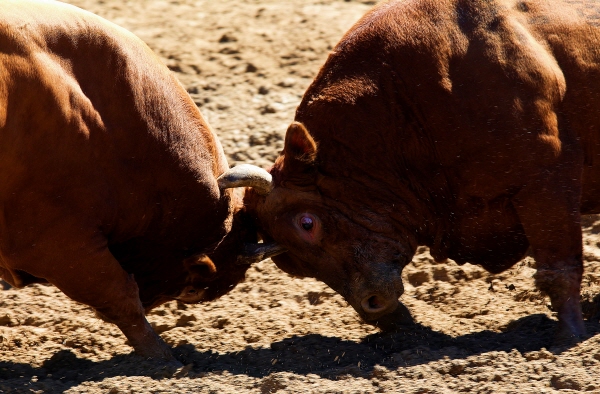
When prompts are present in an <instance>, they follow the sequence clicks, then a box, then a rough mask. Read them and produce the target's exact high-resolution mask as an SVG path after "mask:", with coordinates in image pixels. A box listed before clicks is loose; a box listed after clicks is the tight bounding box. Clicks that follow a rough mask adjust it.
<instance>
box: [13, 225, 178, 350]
mask: <svg viewBox="0 0 600 394" xmlns="http://www.w3.org/2000/svg"><path fill="white" fill-rule="evenodd" d="M76 229H77V230H78V231H79V234H78V232H77V231H69V229H65V228H53V229H52V230H51V231H48V232H46V233H45V234H44V235H45V236H41V237H40V238H38V239H37V242H36V244H35V247H30V248H26V249H22V250H21V251H20V252H17V253H13V255H12V264H13V265H18V268H19V269H22V270H23V271H26V272H28V273H30V274H32V275H35V276H37V277H41V278H45V279H47V280H48V282H50V283H52V284H53V285H55V286H56V287H58V288H59V289H60V290H61V291H62V292H64V293H65V294H66V295H67V296H69V297H70V298H72V299H73V300H75V301H78V302H81V303H83V304H86V305H89V306H91V307H93V308H94V309H95V310H96V311H98V312H99V313H100V314H101V315H103V316H105V317H106V318H108V320H110V321H111V322H113V323H115V324H116V325H117V326H118V327H119V328H120V329H121V331H122V332H123V334H125V336H126V337H127V339H128V340H129V342H130V344H131V346H133V348H134V349H135V352H136V353H137V354H139V355H141V356H144V357H151V358H154V359H162V360H172V359H173V356H172V355H171V351H170V348H169V347H168V346H167V344H165V343H164V342H163V340H162V339H161V338H160V337H159V336H158V335H157V334H156V333H155V332H154V331H153V330H152V327H151V326H150V324H149V323H148V321H147V320H146V317H145V313H144V308H143V307H142V303H141V301H140V299H139V294H138V286H137V284H136V282H135V280H134V278H133V277H132V276H131V275H129V274H128V273H127V272H125V271H124V270H123V269H122V268H121V266H120V265H119V263H118V261H117V260H116V259H115V258H114V257H113V256H112V254H111V253H110V252H109V250H108V247H107V246H106V241H105V240H104V238H103V236H101V235H100V234H94V235H91V236H89V237H85V236H83V234H81V227H79V226H78V227H76ZM71 230H73V228H71Z"/></svg>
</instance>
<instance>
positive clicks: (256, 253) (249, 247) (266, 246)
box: [237, 242, 287, 265]
mask: <svg viewBox="0 0 600 394" xmlns="http://www.w3.org/2000/svg"><path fill="white" fill-rule="evenodd" d="M285 252H287V249H286V248H284V247H283V246H281V245H279V244H277V243H276V242H268V243H262V244H258V243H256V244H251V243H247V244H244V252H243V253H242V254H241V255H239V256H238V258H237V264H239V265H251V264H254V263H258V262H259V261H263V260H266V259H268V258H271V257H273V256H277V255H278V254H281V253H285Z"/></svg>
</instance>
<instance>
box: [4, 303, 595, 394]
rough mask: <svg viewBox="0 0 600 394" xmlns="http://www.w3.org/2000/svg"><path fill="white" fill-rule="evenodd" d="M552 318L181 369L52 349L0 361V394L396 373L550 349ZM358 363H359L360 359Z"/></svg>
mask: <svg viewBox="0 0 600 394" xmlns="http://www.w3.org/2000/svg"><path fill="white" fill-rule="evenodd" d="M586 326H587V330H588V336H589V337H592V336H595V335H598V334H599V333H600V324H598V323H590V322H588V323H586ZM555 328H556V321H554V320H551V319H549V318H548V317H546V316H545V315H542V314H539V315H530V316H526V317H523V318H521V319H519V320H516V321H515V322H513V323H512V324H511V325H509V326H508V327H507V329H506V330H504V331H503V332H492V331H481V332H476V333H471V334H466V335H462V336H458V337H451V336H448V335H445V334H442V333H439V332H436V331H433V330H431V329H430V328H428V327H425V326H422V325H419V324H417V325H414V326H411V327H410V328H407V329H403V330H400V331H398V332H395V333H381V334H374V335H369V336H366V337H365V338H363V340H362V341H361V342H354V341H347V340H341V339H340V338H336V337H324V336H322V335H319V334H310V335H304V336H294V337H290V338H286V339H284V340H282V341H279V342H274V343H272V344H271V347H270V348H269V349H254V348H251V347H248V348H246V349H245V350H243V351H239V352H231V353H224V354H218V353H214V352H212V351H210V350H209V351H201V352H200V351H197V350H196V349H195V348H194V347H193V346H192V345H183V346H179V347H177V348H175V349H174V352H175V354H176V355H177V357H178V359H179V360H180V361H181V362H182V363H183V364H184V365H187V368H185V369H184V370H183V371H182V370H177V369H176V368H174V367H165V366H164V365H161V364H158V363H155V362H152V361H151V360H144V359H142V358H140V357H138V356H135V355H133V354H130V355H123V356H117V357H114V358H112V359H110V360H107V361H101V362H93V361H89V360H86V359H81V358H77V357H76V356H75V355H74V354H73V353H71V352H70V351H67V350H63V351H60V352H58V353H56V354H55V355H54V356H53V357H52V358H51V359H49V360H47V361H46V362H45V363H44V364H43V366H42V367H41V368H33V367H31V366H30V365H28V364H19V363H10V362H2V361H0V392H13V393H20V392H23V393H25V392H27V393H31V392H32V391H31V390H44V392H64V391H65V390H68V389H69V388H70V387H73V386H75V385H78V384H79V383H81V382H85V381H101V380H104V379H106V378H109V377H114V376H149V377H151V378H153V379H164V378H177V377H183V376H189V377H191V378H194V377H202V376H204V374H205V373H206V372H211V371H212V372H218V371H228V372H229V373H232V374H245V375H248V376H253V377H257V378H261V377H265V376H267V375H269V374H271V373H273V372H292V373H295V374H301V375H306V374H310V373H312V374H317V375H319V376H321V377H324V378H328V379H337V378H340V377H342V376H344V375H352V376H363V377H370V376H372V375H373V373H374V368H375V366H376V365H379V366H380V367H383V368H387V369H391V370H395V369H397V368H398V367H402V366H412V365H418V364H424V363H428V362H430V361H434V360H440V359H443V358H449V359H464V358H467V357H469V356H472V355H477V354H481V353H486V352H492V351H503V352H510V351H512V350H513V349H516V350H518V351H519V352H521V353H526V352H531V351H537V350H541V349H542V348H547V349H551V350H552V351H553V352H555V353H556V352H562V351H565V350H567V349H568V348H570V347H569V346H563V347H562V348H556V349H553V348H552V338H553V333H554V330H555ZM359 363H360V364H359Z"/></svg>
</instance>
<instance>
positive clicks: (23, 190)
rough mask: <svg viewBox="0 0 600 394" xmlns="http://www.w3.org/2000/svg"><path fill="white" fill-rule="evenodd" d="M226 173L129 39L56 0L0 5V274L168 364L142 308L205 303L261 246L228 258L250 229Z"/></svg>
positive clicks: (211, 144)
mask: <svg viewBox="0 0 600 394" xmlns="http://www.w3.org/2000/svg"><path fill="white" fill-rule="evenodd" d="M227 169H228V166H227V162H226V159H225V156H224V153H223V150H222V147H221V145H220V143H219V141H218V140H217V137H216V136H215V134H214V133H213V132H212V131H211V130H210V128H209V126H208V125H207V124H206V122H205V121H204V120H203V118H202V116H201V115H200V112H199V111H198V109H197V108H196V106H195V105H194V103H193V102H192V100H191V99H190V98H189V96H188V95H187V93H186V91H185V90H184V89H183V87H182V86H181V85H180V84H179V83H178V82H177V80H176V79H175V77H174V76H173V75H172V74H171V72H170V71H169V70H168V69H167V68H166V67H165V66H164V65H163V64H162V63H161V62H160V61H159V60H158V58H157V57H156V56H155V55H154V54H153V53H152V52H151V51H150V49H149V48H148V47H147V46H146V45H145V44H144V43H142V42H141V41H140V40H139V39H138V38H137V37H135V36H134V35H133V34H131V33H129V32H127V31H125V30H124V29H121V28H119V27H118V26H116V25H113V24H111V23H109V22H107V21H105V20H103V19H101V18H99V17H97V16H95V15H93V14H90V13H88V12H84V11H82V10H80V9H78V8H76V7H73V6H69V5H65V4H61V3H54V2H41V1H40V2H33V1H22V0H12V1H11V0H8V1H1V2H0V277H1V278H3V279H4V280H6V281H7V282H9V283H10V284H11V285H13V286H15V287H22V286H25V285H27V284H30V283H35V282H50V283H52V284H54V285H56V286H57V287H58V288H59V289H61V290H62V291H63V292H64V293H65V294H67V295H68V296H69V297H71V298H72V299H74V300H76V301H79V302H82V303H84V304H87V305H90V306H92V307H93V308H94V309H95V310H96V311H98V312H99V313H100V314H101V315H103V316H104V317H106V318H107V319H108V320H110V321H112V322H114V323H116V324H117V325H118V326H119V328H120V329H121V330H122V331H123V333H124V334H125V336H126V337H127V338H128V339H129V341H130V343H131V345H132V346H133V347H134V348H135V350H136V351H137V352H138V353H139V354H141V355H144V356H149V357H155V358H161V359H169V358H171V355H170V351H169V348H168V346H167V345H166V344H165V343H164V342H163V341H162V340H161V339H160V337H158V336H157V335H156V334H155V333H154V332H153V331H152V329H151V327H150V325H149V324H148V322H147V320H146V318H145V311H148V310H149V309H150V308H152V307H155V306H157V305H160V304H161V303H164V302H165V301H168V300H174V299H178V300H181V301H184V302H198V301H208V300H212V299H214V298H216V297H218V296H220V295H222V294H224V293H226V292H227V291H229V290H230V289H231V288H232V287H233V286H234V285H235V284H236V283H238V282H239V281H240V280H242V279H243V278H244V275H245V272H246V270H247V268H248V263H250V262H252V261H253V260H256V259H259V258H262V257H268V256H269V255H270V251H269V250H266V249H268V247H267V246H266V245H262V246H261V247H260V248H258V249H257V248H252V247H251V246H250V245H246V248H245V249H247V250H249V251H250V252H253V253H250V255H246V256H245V257H242V258H241V259H238V254H240V253H241V252H242V251H243V247H244V242H245V241H252V239H253V238H255V237H256V235H255V231H253V230H252V227H251V226H248V225H247V222H246V221H245V219H244V214H243V210H242V209H241V203H240V201H239V200H240V198H239V197H235V195H234V194H233V193H232V192H231V190H224V189H220V188H219V187H218V184H217V176H219V175H220V174H222V173H223V172H225V171H226V170H227ZM263 172H264V173H265V174H266V172H265V171H264V170H263ZM263 175H264V174H263ZM266 175H267V178H268V174H266Z"/></svg>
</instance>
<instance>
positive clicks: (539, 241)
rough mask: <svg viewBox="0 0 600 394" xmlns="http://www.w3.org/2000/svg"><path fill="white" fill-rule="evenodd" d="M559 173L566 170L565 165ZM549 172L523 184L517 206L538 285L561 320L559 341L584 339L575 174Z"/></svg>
mask: <svg viewBox="0 0 600 394" xmlns="http://www.w3.org/2000/svg"><path fill="white" fill-rule="evenodd" d="M563 168H568V166H565V167H563ZM573 172H574V173H573V174H564V173H563V174H561V175H560V176H557V175H558V174H560V171H557V172H547V177H546V178H545V179H541V180H539V179H538V180H537V181H535V182H532V183H530V184H529V185H527V186H526V187H525V188H524V189H523V190H522V191H521V192H520V193H519V194H518V196H517V198H516V201H515V206H516V207H517V211H518V214H519V218H520V219H521V221H522V224H523V227H524V229H525V233H526V235H527V238H528V240H529V243H530V245H531V247H532V249H533V254H534V258H535V261H536V266H537V273H536V274H535V280H536V285H537V286H538V288H539V289H540V290H542V291H544V292H545V293H546V294H548V296H549V297H550V301H551V304H552V308H553V309H554V311H556V313H557V315H558V321H559V329H558V332H557V339H558V340H560V341H565V340H567V341H572V340H578V339H580V338H582V337H583V336H584V335H585V327H584V324H583V317H582V313H581V305H580V290H581V277H582V273H583V261H582V253H583V245H582V235H581V216H580V213H579V204H580V195H581V191H580V190H581V189H580V186H579V185H578V183H579V181H578V178H579V176H578V174H577V172H576V171H573Z"/></svg>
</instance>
